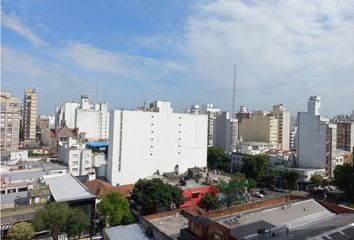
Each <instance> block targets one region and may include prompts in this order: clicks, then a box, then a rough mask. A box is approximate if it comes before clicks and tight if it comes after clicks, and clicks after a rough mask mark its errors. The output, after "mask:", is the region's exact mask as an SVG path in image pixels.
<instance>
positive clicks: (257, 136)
mask: <svg viewBox="0 0 354 240" xmlns="http://www.w3.org/2000/svg"><path fill="white" fill-rule="evenodd" d="M239 137H240V139H242V140H243V141H254V142H266V143H271V144H276V145H277V144H278V120H277V119H276V117H274V116H272V115H271V114H270V113H269V112H266V111H258V112H255V113H254V114H253V116H252V118H244V119H242V121H241V122H240V123H239Z"/></svg>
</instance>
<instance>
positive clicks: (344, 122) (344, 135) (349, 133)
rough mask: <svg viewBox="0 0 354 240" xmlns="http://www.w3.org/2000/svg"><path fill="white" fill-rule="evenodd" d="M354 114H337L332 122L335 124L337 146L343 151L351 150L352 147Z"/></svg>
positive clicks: (353, 142) (353, 140)
mask: <svg viewBox="0 0 354 240" xmlns="http://www.w3.org/2000/svg"><path fill="white" fill-rule="evenodd" d="M353 117H354V115H352V116H337V117H336V118H335V119H334V120H333V122H334V123H336V124H337V147H338V148H340V149H343V150H345V151H350V152H351V151H353V147H354V119H353Z"/></svg>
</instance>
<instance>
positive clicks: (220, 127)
mask: <svg viewBox="0 0 354 240" xmlns="http://www.w3.org/2000/svg"><path fill="white" fill-rule="evenodd" d="M213 135H214V142H213V145H214V146H215V147H219V148H222V149H224V150H225V151H229V152H233V151H236V144H237V142H238V120H237V119H234V118H231V119H230V114H229V113H228V112H222V113H221V114H220V115H218V116H217V117H216V119H215V120H214V134H213Z"/></svg>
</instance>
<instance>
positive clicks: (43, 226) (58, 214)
mask: <svg viewBox="0 0 354 240" xmlns="http://www.w3.org/2000/svg"><path fill="white" fill-rule="evenodd" d="M69 212H70V209H69V207H68V205H67V204H66V203H56V202H52V203H48V204H46V205H44V207H43V208H40V209H38V210H37V212H36V213H35V215H34V218H33V220H32V223H33V226H34V227H35V229H36V230H37V231H41V230H47V229H50V231H51V235H52V237H53V239H54V240H57V239H58V234H59V233H61V232H63V231H64V230H65V226H66V221H67V216H68V215H69Z"/></svg>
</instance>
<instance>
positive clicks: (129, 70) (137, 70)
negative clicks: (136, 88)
mask: <svg viewBox="0 0 354 240" xmlns="http://www.w3.org/2000/svg"><path fill="white" fill-rule="evenodd" d="M53 55H54V56H56V57H59V58H61V59H63V60H65V61H68V62H70V63H72V64H74V65H75V66H77V67H79V68H82V69H85V70H88V71H92V72H96V73H100V74H103V75H109V76H123V77H127V78H130V79H133V80H136V81H145V82H148V81H153V80H159V79H161V78H163V77H164V76H166V75H167V74H169V73H171V72H174V71H179V72H181V71H183V70H184V66H183V65H182V64H179V63H177V62H175V61H171V60H162V59H157V58H147V57H141V56H135V55H127V54H120V53H116V52H112V51H109V50H105V49H101V48H98V47H95V46H93V45H91V44H87V43H81V42H70V43H69V44H68V45H66V46H65V47H64V48H62V49H58V50H57V51H55V52H54V53H53Z"/></svg>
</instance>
